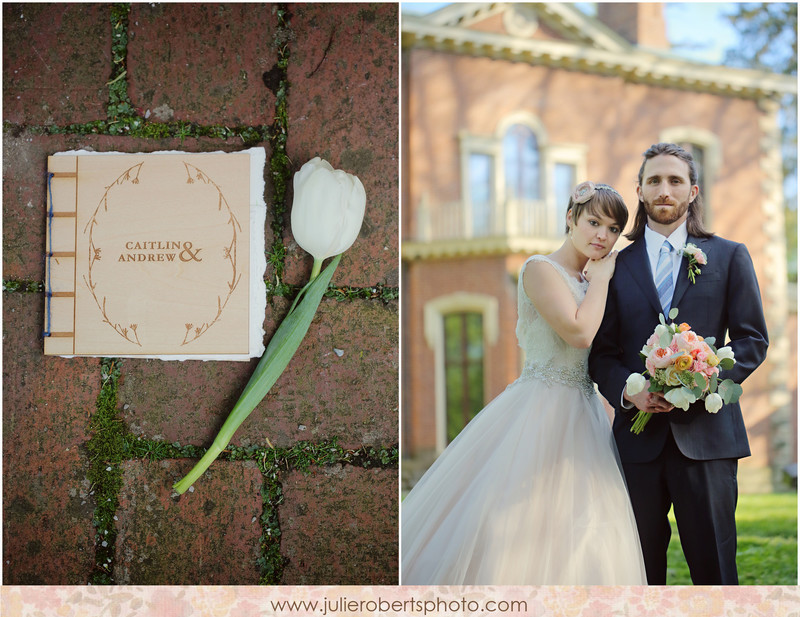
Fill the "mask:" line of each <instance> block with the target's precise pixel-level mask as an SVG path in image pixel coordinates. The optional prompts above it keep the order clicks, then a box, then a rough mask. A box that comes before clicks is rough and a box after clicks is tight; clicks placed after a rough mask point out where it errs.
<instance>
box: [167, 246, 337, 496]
mask: <svg viewBox="0 0 800 617" xmlns="http://www.w3.org/2000/svg"><path fill="white" fill-rule="evenodd" d="M341 258H342V256H341V254H339V255H337V256H336V257H334V258H333V260H332V261H331V263H330V264H328V267H327V268H325V270H324V271H323V272H322V273H321V274H320V275H319V276H315V277H313V279H312V280H311V281H310V282H309V283H308V284H307V285H306V286H305V287H304V288H303V289H302V290H301V291H300V293H299V294H298V298H299V297H300V296H304V297H303V299H302V301H301V302H300V303H299V304H297V305H296V307H295V305H294V304H293V305H292V308H291V309H290V310H289V314H288V315H287V316H286V317H285V318H284V320H283V321H282V322H281V325H280V326H278V329H277V330H276V331H275V334H273V336H272V339H271V340H270V342H269V345H267V349H266V350H265V351H264V355H263V356H261V360H259V362H258V366H256V370H255V371H254V372H253V375H252V377H250V381H248V382H247V385H246V386H245V387H244V390H243V391H242V394H241V396H240V397H239V400H238V401H237V402H236V404H235V405H234V406H233V409H232V410H231V413H230V414H229V415H228V419H227V420H225V423H224V424H223V425H222V428H221V429H220V430H219V434H218V435H217V437H216V438H215V439H214V442H213V443H212V444H211V447H210V448H209V449H208V451H207V452H206V453H205V455H203V457H202V458H201V459H200V460H199V461H198V462H197V464H196V465H195V466H194V467H193V468H192V470H191V471H190V472H189V473H188V474H186V476H184V477H183V478H182V479H181V480H180V481H179V482H176V483H175V484H174V485H173V488H174V489H175V490H176V491H177V493H178V494H179V495H182V494H183V493H185V492H186V491H187V490H189V487H190V486H191V485H192V484H193V483H194V482H195V481H196V480H197V479H198V478H199V477H200V476H202V475H203V473H204V472H205V471H206V469H208V468H209V466H210V465H211V463H213V462H214V461H215V460H216V458H217V457H218V456H219V455H220V454H221V453H222V451H223V450H225V448H227V447H228V444H229V443H230V441H231V438H232V437H233V434H234V433H235V432H236V429H238V428H239V426H240V425H241V424H242V422H244V421H245V419H247V416H249V415H250V413H251V412H252V411H253V409H255V408H256V405H258V404H259V403H260V402H261V400H262V399H263V398H264V397H265V396H266V395H267V392H269V389H270V388H271V387H272V386H273V385H274V384H275V382H276V381H277V380H278V377H280V376H281V373H283V370H284V369H285V368H286V366H287V365H288V364H289V361H290V360H291V359H292V356H294V354H295V352H296V351H297V348H298V347H299V346H300V343H301V342H302V340H303V337H304V336H305V335H306V332H308V327H309V326H310V325H311V321H312V319H313V318H314V315H315V314H316V312H317V308H318V307H319V303H320V301H321V300H322V296H323V295H324V293H325V290H326V289H327V288H328V284H329V283H330V281H331V278H332V277H333V272H334V270H336V266H338V265H339V261H340V260H341Z"/></svg>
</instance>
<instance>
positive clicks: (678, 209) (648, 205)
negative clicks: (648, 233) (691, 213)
mask: <svg viewBox="0 0 800 617" xmlns="http://www.w3.org/2000/svg"><path fill="white" fill-rule="evenodd" d="M642 203H644V211H645V213H647V216H648V218H650V219H651V220H653V221H655V222H656V223H660V224H661V225H671V224H672V223H674V222H675V221H677V220H679V219H680V218H681V217H682V216H684V215H685V214H686V212H687V211H688V210H689V199H688V198H687V199H686V200H685V201H674V200H672V201H670V202H668V203H669V207H664V206H659V205H658V204H660V203H662V202H658V201H645V200H642Z"/></svg>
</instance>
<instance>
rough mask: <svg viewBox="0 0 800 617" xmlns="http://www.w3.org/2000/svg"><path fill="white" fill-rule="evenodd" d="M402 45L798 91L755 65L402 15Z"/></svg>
mask: <svg viewBox="0 0 800 617" xmlns="http://www.w3.org/2000/svg"><path fill="white" fill-rule="evenodd" d="M402 45H403V47H404V48H426V49H434V50H438V51H446V52H450V53H455V54H464V55H472V56H484V57H489V58H493V59H499V60H508V61H512V62H525V63H528V64H535V65H545V66H553V67H559V68H564V69H567V70H576V71H580V72H585V73H595V74H603V75H615V76H618V77H622V78H624V79H626V80H628V81H632V82H637V83H648V84H655V85H661V86H664V87H670V88H681V89H689V90H693V91H700V92H712V93H715V94H723V95H727V96H734V97H739V98H749V99H761V98H770V97H775V96H782V95H785V94H796V93H797V78H796V77H791V76H787V75H780V74H776V73H765V72H762V71H756V70H751V69H736V68H731V67H725V66H716V65H707V64H700V63H695V62H689V61H686V60H682V59H671V58H665V57H663V55H656V54H652V53H649V52H645V51H641V50H634V51H629V52H625V53H621V52H617V51H611V50H607V49H596V48H592V47H587V46H584V45H578V44H575V43H570V42H566V41H545V40H536V39H520V38H515V37H512V36H507V35H503V34H495V33H489V32H480V31H476V30H469V29H466V28H454V27H442V26H435V25H431V24H429V23H427V22H426V21H424V20H422V19H419V18H413V17H411V18H406V17H404V19H403V24H402Z"/></svg>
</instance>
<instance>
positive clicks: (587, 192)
mask: <svg viewBox="0 0 800 617" xmlns="http://www.w3.org/2000/svg"><path fill="white" fill-rule="evenodd" d="M594 192H595V186H594V182H589V181H586V182H581V183H580V184H579V185H578V186H576V187H575V189H574V190H573V191H572V201H573V202H574V203H576V204H584V203H586V202H587V201H589V200H590V199H591V198H592V195H594Z"/></svg>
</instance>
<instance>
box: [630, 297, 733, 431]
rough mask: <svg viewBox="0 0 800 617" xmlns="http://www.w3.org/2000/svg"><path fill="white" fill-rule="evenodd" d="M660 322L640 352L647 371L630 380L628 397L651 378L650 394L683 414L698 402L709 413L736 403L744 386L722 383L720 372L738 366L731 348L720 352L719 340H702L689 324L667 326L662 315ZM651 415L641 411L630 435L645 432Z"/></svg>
mask: <svg viewBox="0 0 800 617" xmlns="http://www.w3.org/2000/svg"><path fill="white" fill-rule="evenodd" d="M677 316H678V309H676V308H673V309H672V310H671V311H670V313H669V317H670V320H674V319H675V317H677ZM659 318H660V320H661V323H660V324H659V325H657V326H656V329H655V331H654V332H653V334H652V335H651V336H650V338H649V339H647V343H645V345H644V347H642V350H641V352H640V354H641V356H642V359H643V360H644V365H645V367H646V369H647V370H645V371H644V372H643V373H633V374H631V376H630V377H628V380H627V382H626V383H627V385H626V389H627V392H628V394H631V395H633V394H638V393H639V392H641V391H642V390H643V389H644V387H645V384H646V378H645V375H649V377H650V388H649V390H648V391H649V392H663V393H664V398H665V399H667V400H668V401H669V402H670V403H672V404H673V405H674V406H675V407H680V408H681V409H683V410H684V411H686V410H687V409H689V405H691V404H692V403H694V402H695V401H698V400H703V401H705V407H706V411H708V412H709V413H717V412H718V411H719V410H720V409H721V408H722V405H723V403H725V404H727V403H735V402H736V401H738V400H739V397H740V396H741V394H742V387H741V386H740V385H739V384H736V383H734V382H733V381H732V380H730V379H725V380H723V381H719V371H720V369H730V368H732V367H733V365H734V364H735V363H736V360H735V359H734V357H733V350H732V349H731V348H730V347H722V348H720V349H717V348H716V347H714V343H715V342H716V340H715V339H714V338H712V337H708V338H703V337H702V336H698V335H697V334H696V333H695V332H693V331H692V329H691V327H690V326H689V324H687V323H682V324H679V325H676V324H675V323H674V321H672V323H669V324H667V323H666V320H665V319H664V316H663V315H659ZM651 415H652V414H651V413H650V412H646V411H639V413H637V414H636V416H635V417H634V420H633V426H632V427H631V432H633V433H636V434H637V435H638V434H639V433H641V432H642V431H643V430H644V427H645V425H646V424H647V422H648V421H649V420H650V416H651Z"/></svg>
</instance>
